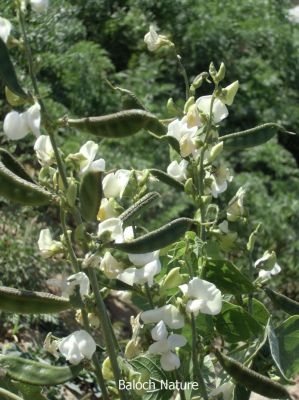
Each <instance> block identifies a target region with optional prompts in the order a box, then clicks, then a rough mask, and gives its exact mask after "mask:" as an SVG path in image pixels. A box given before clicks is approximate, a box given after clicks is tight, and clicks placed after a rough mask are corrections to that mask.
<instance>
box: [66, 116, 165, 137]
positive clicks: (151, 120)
mask: <svg viewBox="0 0 299 400" xmlns="http://www.w3.org/2000/svg"><path fill="white" fill-rule="evenodd" d="M67 123H68V125H69V126H71V127H74V128H77V129H80V130H84V131H86V132H89V133H91V134H93V135H96V136H100V137H104V138H110V139H112V138H122V137H125V136H131V135H134V134H135V133H137V132H139V131H140V130H141V129H146V130H148V131H150V132H153V133H154V134H156V135H158V136H162V135H164V134H165V133H166V132H167V128H166V127H165V126H164V125H163V124H162V123H161V122H160V121H159V120H158V118H156V117H155V116H154V115H153V114H151V113H149V112H147V111H144V110H126V111H120V112H118V113H115V114H109V115H104V116H101V117H88V118H81V119H69V120H68V121H67Z"/></svg>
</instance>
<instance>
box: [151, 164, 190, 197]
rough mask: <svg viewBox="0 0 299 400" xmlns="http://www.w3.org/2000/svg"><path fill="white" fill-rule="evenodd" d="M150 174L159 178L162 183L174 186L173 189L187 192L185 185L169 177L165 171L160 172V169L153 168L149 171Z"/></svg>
mask: <svg viewBox="0 0 299 400" xmlns="http://www.w3.org/2000/svg"><path fill="white" fill-rule="evenodd" d="M149 172H150V174H151V175H153V176H154V177H155V178H157V179H158V180H159V181H160V182H163V183H166V185H169V186H172V187H173V188H175V189H177V190H179V191H180V192H183V191H184V190H185V188H184V185H183V184H182V183H181V182H179V181H178V180H176V179H175V178H173V177H172V176H170V175H168V174H167V173H166V172H164V171H160V170H159V169H155V168H152V169H150V170H149Z"/></svg>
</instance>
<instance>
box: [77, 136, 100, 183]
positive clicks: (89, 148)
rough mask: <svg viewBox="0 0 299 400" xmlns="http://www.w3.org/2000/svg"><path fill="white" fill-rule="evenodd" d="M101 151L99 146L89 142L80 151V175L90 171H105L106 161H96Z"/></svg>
mask: <svg viewBox="0 0 299 400" xmlns="http://www.w3.org/2000/svg"><path fill="white" fill-rule="evenodd" d="M98 149H99V145H98V144H96V143H95V142H93V141H92V140H89V141H88V142H86V143H85V144H84V145H83V146H82V147H81V148H80V150H79V154H80V155H81V156H82V159H81V161H80V174H81V175H83V174H85V173H86V172H87V171H89V170H93V171H100V172H103V171H105V166H106V163H105V160H104V159H103V158H100V159H98V160H95V157H96V155H97V152H98Z"/></svg>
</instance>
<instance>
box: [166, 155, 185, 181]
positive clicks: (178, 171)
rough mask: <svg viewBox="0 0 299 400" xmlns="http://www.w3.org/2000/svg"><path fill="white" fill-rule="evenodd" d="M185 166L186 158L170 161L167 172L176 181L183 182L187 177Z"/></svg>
mask: <svg viewBox="0 0 299 400" xmlns="http://www.w3.org/2000/svg"><path fill="white" fill-rule="evenodd" d="M187 167H188V162H187V161H186V160H182V161H181V162H180V163H178V162H177V161H172V162H171V163H170V164H169V165H168V167H167V173H168V175H170V176H172V177H173V178H174V179H176V180H177V181H179V182H183V181H184V180H185V179H186V178H187V176H186V173H187Z"/></svg>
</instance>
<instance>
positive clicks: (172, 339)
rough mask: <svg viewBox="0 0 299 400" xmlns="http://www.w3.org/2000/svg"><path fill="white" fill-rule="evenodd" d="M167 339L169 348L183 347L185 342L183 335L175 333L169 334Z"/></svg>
mask: <svg viewBox="0 0 299 400" xmlns="http://www.w3.org/2000/svg"><path fill="white" fill-rule="evenodd" d="M167 341H168V345H169V348H170V350H175V349H176V348H177V347H183V346H185V344H186V343H187V339H186V338H185V336H183V335H177V334H176V333H174V334H172V335H169V337H168V339H167Z"/></svg>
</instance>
